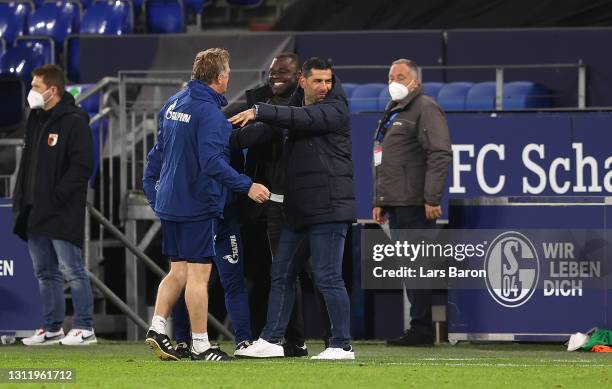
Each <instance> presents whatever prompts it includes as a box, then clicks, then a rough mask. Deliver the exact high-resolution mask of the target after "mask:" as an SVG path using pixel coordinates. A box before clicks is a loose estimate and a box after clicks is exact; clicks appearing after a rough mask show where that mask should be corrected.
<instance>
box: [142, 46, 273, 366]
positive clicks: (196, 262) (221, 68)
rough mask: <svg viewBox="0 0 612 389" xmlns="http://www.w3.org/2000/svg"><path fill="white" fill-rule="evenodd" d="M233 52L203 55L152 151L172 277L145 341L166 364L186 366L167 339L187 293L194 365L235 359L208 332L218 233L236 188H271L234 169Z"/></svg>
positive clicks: (252, 192) (151, 175)
mask: <svg viewBox="0 0 612 389" xmlns="http://www.w3.org/2000/svg"><path fill="white" fill-rule="evenodd" d="M229 72H230V69H229V53H228V52H227V51H226V50H223V49H208V50H205V51H202V52H200V53H198V54H197V55H196V58H195V61H194V64H193V71H192V74H191V81H190V82H189V84H188V85H187V88H185V89H183V90H181V91H180V92H178V93H177V94H175V95H174V96H172V97H171V98H170V99H169V100H168V102H167V103H166V104H165V105H164V106H163V107H162V109H161V111H160V121H159V132H158V137H157V142H156V144H155V146H154V147H153V149H152V150H151V151H150V152H149V155H148V162H147V166H146V168H145V173H144V177H143V190H144V192H145V194H146V196H147V198H148V200H149V203H150V204H151V206H152V207H153V209H154V210H155V213H156V214H157V216H158V217H159V218H160V219H161V222H162V251H163V254H164V255H167V256H168V257H170V259H171V265H170V272H169V273H168V275H167V276H166V277H165V278H164V279H163V280H162V282H161V283H160V285H159V289H158V291H157V301H156V303H155V312H154V316H153V319H152V323H151V327H150V329H149V331H148V332H147V339H146V340H145V342H146V343H147V344H148V345H149V347H150V348H151V349H152V350H153V351H154V352H155V354H156V355H157V356H158V357H159V358H161V359H163V360H178V359H179V356H178V354H177V352H176V350H175V349H174V348H173V347H172V346H171V344H170V339H169V338H168V336H167V335H166V319H167V318H168V316H169V315H170V311H171V309H172V306H173V305H174V304H175V303H176V301H177V299H178V298H179V296H180V295H181V293H182V291H183V289H185V301H186V303H187V309H188V311H189V320H190V324H191V339H192V342H191V359H193V360H207V361H222V360H228V359H230V358H229V356H228V355H227V354H225V353H224V352H222V351H221V350H220V349H219V348H215V347H211V345H210V342H209V340H208V332H207V324H208V323H207V315H208V279H209V277H210V271H211V268H212V261H213V258H214V257H215V245H214V237H215V234H216V232H215V229H216V225H217V222H218V219H219V218H220V217H221V216H222V214H223V209H224V206H225V200H226V198H227V195H228V192H229V190H232V191H235V192H242V193H245V192H248V195H249V197H250V198H251V199H253V200H254V201H256V202H264V201H266V200H267V199H268V197H269V196H270V192H269V191H268V189H267V188H265V187H264V186H263V185H260V184H254V183H252V181H251V179H250V178H248V177H247V176H245V175H244V174H239V173H237V172H236V171H235V170H234V169H232V168H231V167H230V165H229V135H230V131H231V125H230V124H229V122H228V121H227V120H226V118H225V116H224V115H223V113H222V112H221V109H220V108H221V107H222V106H224V105H226V104H227V100H226V99H225V97H224V96H223V93H225V91H226V90H227V84H228V81H229Z"/></svg>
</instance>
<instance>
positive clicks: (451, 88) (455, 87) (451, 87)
mask: <svg viewBox="0 0 612 389" xmlns="http://www.w3.org/2000/svg"><path fill="white" fill-rule="evenodd" d="M473 85H474V83H472V82H451V83H448V84H446V85H444V86H443V87H442V88H441V89H440V93H438V104H440V106H441V107H442V109H444V110H445V111H464V110H465V98H466V96H467V93H468V91H469V90H470V89H471V88H472V86H473Z"/></svg>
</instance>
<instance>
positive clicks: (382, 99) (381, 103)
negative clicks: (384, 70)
mask: <svg viewBox="0 0 612 389" xmlns="http://www.w3.org/2000/svg"><path fill="white" fill-rule="evenodd" d="M389 101H391V95H390V94H389V86H388V85H387V86H385V87H384V88H383V89H382V90H381V91H380V94H379V95H378V111H380V112H383V111H384V110H385V108H387V104H389Z"/></svg>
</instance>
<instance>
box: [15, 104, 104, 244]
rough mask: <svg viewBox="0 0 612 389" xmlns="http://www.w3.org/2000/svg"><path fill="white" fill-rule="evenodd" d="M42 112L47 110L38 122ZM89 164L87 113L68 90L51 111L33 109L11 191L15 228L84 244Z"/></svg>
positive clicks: (90, 144) (24, 236)
mask: <svg viewBox="0 0 612 389" xmlns="http://www.w3.org/2000/svg"><path fill="white" fill-rule="evenodd" d="M40 115H43V117H45V115H49V118H48V119H46V117H45V119H46V120H45V121H44V123H42V124H41V117H40ZM92 169H93V140H92V136H91V128H90V127H89V116H88V115H87V113H86V112H85V111H84V110H83V109H81V108H79V107H77V106H76V105H75V104H74V98H73V97H72V95H70V93H68V92H66V93H64V96H63V97H62V99H61V101H60V102H59V103H58V104H57V105H56V106H55V107H53V109H51V110H50V111H49V112H47V113H45V112H43V111H42V110H39V109H37V110H32V112H31V113H30V116H29V117H28V123H27V130H26V136H25V148H24V152H23V155H22V157H21V162H20V163H19V173H18V176H17V183H16V186H15V192H14V194H13V217H14V222H15V227H14V232H15V234H17V235H19V237H21V238H22V239H23V240H27V239H28V234H37V235H43V236H46V237H48V238H51V239H58V240H65V241H68V242H71V243H73V244H75V245H77V246H79V247H83V238H84V234H83V230H84V223H85V201H86V198H87V180H88V179H89V177H90V176H91V173H92Z"/></svg>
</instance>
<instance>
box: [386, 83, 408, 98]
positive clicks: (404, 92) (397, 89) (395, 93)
mask: <svg viewBox="0 0 612 389" xmlns="http://www.w3.org/2000/svg"><path fill="white" fill-rule="evenodd" d="M408 93H410V90H409V89H408V87H407V86H405V85H403V84H400V83H399V82H395V81H394V82H392V83H390V84H389V94H390V95H391V100H393V101H398V100H402V99H403V98H405V97H406V96H408Z"/></svg>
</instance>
